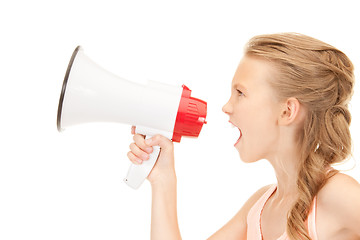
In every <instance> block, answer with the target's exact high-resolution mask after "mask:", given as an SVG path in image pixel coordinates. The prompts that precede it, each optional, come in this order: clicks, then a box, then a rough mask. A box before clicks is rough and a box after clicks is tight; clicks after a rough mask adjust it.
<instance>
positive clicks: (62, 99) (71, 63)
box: [57, 46, 81, 132]
mask: <svg viewBox="0 0 360 240" xmlns="http://www.w3.org/2000/svg"><path fill="white" fill-rule="evenodd" d="M80 49H81V46H77V47H76V48H75V50H74V52H73V54H72V56H71V59H70V62H69V65H68V68H67V70H66V74H65V77H64V82H63V85H62V89H61V94H60V100H59V107H58V114H57V129H58V131H59V132H60V131H61V130H62V128H61V113H62V107H63V102H64V98H65V92H66V86H67V83H68V80H69V75H70V71H71V67H72V65H73V63H74V60H75V57H76V55H77V53H78V52H79V50H80Z"/></svg>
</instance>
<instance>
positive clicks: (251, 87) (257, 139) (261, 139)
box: [223, 56, 281, 162]
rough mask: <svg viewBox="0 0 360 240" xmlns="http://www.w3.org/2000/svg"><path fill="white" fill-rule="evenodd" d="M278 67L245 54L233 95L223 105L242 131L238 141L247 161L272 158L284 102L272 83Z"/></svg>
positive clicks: (238, 148)
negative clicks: (281, 101) (282, 102)
mask: <svg viewBox="0 0 360 240" xmlns="http://www.w3.org/2000/svg"><path fill="white" fill-rule="evenodd" d="M274 71H275V69H274V68H273V66H271V65H270V63H268V62H266V61H265V60H261V59H259V58H255V57H250V56H245V57H244V58H243V59H242V60H241V62H240V64H239V66H238V68H237V70H236V72H235V75H234V78H233V81H232V84H231V96H230V99H229V101H228V102H227V103H226V104H225V106H224V107H223V111H224V112H225V113H226V114H227V115H228V116H229V122H230V123H231V124H233V125H234V126H235V127H237V128H238V129H239V131H240V133H239V134H240V137H239V139H238V140H237V141H236V143H235V145H234V146H235V148H236V149H237V150H238V151H239V154H240V158H241V159H242V160H243V161H244V162H255V161H257V160H260V159H264V158H265V159H269V158H270V157H271V156H272V155H273V154H274V151H275V149H276V148H275V146H276V141H277V139H278V135H279V128H278V116H279V112H280V111H281V110H280V106H281V105H280V102H279V101H278V100H277V98H276V96H275V92H274V90H273V89H272V88H271V86H270V84H269V79H270V78H271V77H272V76H273V75H274Z"/></svg>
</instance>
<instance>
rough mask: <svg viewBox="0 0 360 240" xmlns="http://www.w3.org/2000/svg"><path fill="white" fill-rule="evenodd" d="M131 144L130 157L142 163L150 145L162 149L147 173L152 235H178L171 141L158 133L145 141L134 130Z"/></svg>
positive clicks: (167, 237) (156, 237) (158, 239)
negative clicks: (150, 200)
mask: <svg viewBox="0 0 360 240" xmlns="http://www.w3.org/2000/svg"><path fill="white" fill-rule="evenodd" d="M132 133H133V134H134V143H132V144H131V145H130V149H131V151H130V152H129V153H128V157H129V159H130V160H131V161H132V162H133V163H134V164H141V162H142V161H146V160H147V159H148V157H149V156H148V154H149V153H151V152H152V150H151V147H152V146H160V148H161V151H160V155H159V158H158V160H157V162H156V163H155V166H154V168H153V169H152V171H151V172H150V174H149V176H148V180H149V181H150V183H151V189H152V208H151V239H154V240H162V239H164V240H173V239H174V240H175V239H181V235H180V230H179V225H178V218H177V198H176V195H177V194H176V193H177V192H176V174H175V166H174V165H175V164H174V147H173V143H172V142H171V141H170V140H169V139H167V138H165V137H163V136H160V135H156V136H154V137H153V138H151V139H147V140H146V141H145V139H144V136H141V135H139V134H135V131H134V129H133V130H132Z"/></svg>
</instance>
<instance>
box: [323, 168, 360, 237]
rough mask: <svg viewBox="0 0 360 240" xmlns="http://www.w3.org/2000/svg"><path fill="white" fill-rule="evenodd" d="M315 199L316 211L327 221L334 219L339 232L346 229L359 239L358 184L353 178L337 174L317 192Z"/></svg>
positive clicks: (359, 209) (359, 202) (359, 189)
mask: <svg viewBox="0 0 360 240" xmlns="http://www.w3.org/2000/svg"><path fill="white" fill-rule="evenodd" d="M317 198H318V202H317V205H318V209H322V211H323V212H325V213H326V216H327V217H328V218H329V219H331V218H333V219H336V226H337V227H338V228H339V230H341V229H347V230H349V231H352V233H354V234H356V235H358V236H359V237H360V228H359V226H360V214H359V213H360V184H359V183H358V182H357V181H356V180H355V179H354V178H352V177H350V176H348V175H346V174H343V173H337V174H336V175H334V176H333V177H331V178H330V179H329V180H328V182H327V183H326V184H325V186H324V187H323V188H322V189H321V190H320V191H319V193H318V197H317ZM334 225H335V222H334ZM334 225H333V226H334Z"/></svg>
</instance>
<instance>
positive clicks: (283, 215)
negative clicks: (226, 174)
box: [128, 33, 360, 240]
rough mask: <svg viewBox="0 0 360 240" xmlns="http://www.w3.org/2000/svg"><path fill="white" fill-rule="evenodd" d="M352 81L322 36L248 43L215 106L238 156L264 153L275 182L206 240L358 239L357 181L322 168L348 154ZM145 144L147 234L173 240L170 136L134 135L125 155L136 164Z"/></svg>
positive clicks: (348, 67)
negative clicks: (234, 133) (155, 155)
mask: <svg viewBox="0 0 360 240" xmlns="http://www.w3.org/2000/svg"><path fill="white" fill-rule="evenodd" d="M353 86H354V75H353V65H352V63H351V62H350V60H349V59H348V58H347V56H346V55H345V54H344V53H342V52H341V51H339V50H337V49H336V48H334V47H332V46H330V45H328V44H326V43H324V42H321V41H319V40H317V39H314V38H311V37H308V36H304V35H300V34H294V33H284V34H272V35H261V36H256V37H254V38H252V39H251V40H250V41H249V43H248V44H247V45H246V47H245V54H244V57H243V59H242V60H241V62H240V64H239V66H238V68H237V70H236V72H235V75H234V78H233V81H232V86H231V96H230V99H229V101H228V102H227V103H226V104H225V106H224V107H223V111H224V112H225V113H226V114H227V115H228V116H229V122H230V123H231V124H233V125H234V126H236V127H237V128H238V129H239V131H240V138H239V140H238V141H237V142H236V144H235V148H236V149H237V150H238V151H239V154H240V158H241V159H242V161H244V162H249V163H250V162H256V161H258V160H260V159H267V160H268V161H269V162H270V163H271V165H272V166H273V167H274V170H275V173H276V177H277V184H276V185H270V186H266V187H263V188H261V189H260V190H258V191H257V192H256V193H255V194H254V195H253V196H251V197H250V198H249V200H248V201H247V202H246V203H245V204H244V206H243V207H242V208H241V209H240V210H239V212H238V213H236V215H235V216H234V217H233V218H232V219H231V220H230V221H229V222H228V223H227V224H225V226H224V227H222V228H221V229H220V230H218V231H217V232H216V233H215V234H214V235H213V236H211V237H210V238H209V239H210V240H216V239H225V240H231V239H243V240H246V239H248V240H261V239H265V240H272V239H278V240H285V239H296V240H303V239H313V240H316V239H319V240H331V239H344V240H350V239H360V185H359V184H358V183H357V182H356V181H355V180H354V179H353V178H351V177H349V176H347V175H345V174H342V173H339V172H338V171H336V170H335V169H333V168H332V167H331V165H332V164H334V163H339V162H342V161H344V160H345V159H347V158H348V157H349V156H350V154H351V137H350V131H349V125H350V121H351V115H350V112H349V110H348V103H349V101H350V98H351V96H352V93H353ZM132 133H133V134H134V129H132ZM264 133H266V134H264ZM155 145H159V146H160V147H161V153H160V156H159V159H158V161H157V163H156V165H155V167H154V169H153V170H152V172H151V173H150V175H149V177H148V180H149V181H150V183H151V186H152V218H151V238H152V239H156V240H158V239H166V240H169V239H181V236H180V231H179V227H178V222H177V211H176V174H175V168H174V154H173V144H172V142H171V141H170V140H168V139H167V138H165V137H162V136H160V135H157V136H155V137H153V138H152V139H148V140H146V141H145V140H144V137H143V136H141V135H137V134H134V143H132V144H131V145H130V149H131V151H130V152H129V153H128V158H129V159H130V160H131V161H132V162H133V163H137V164H141V163H142V161H146V159H147V158H148V156H149V155H148V154H149V153H151V152H152V146H155Z"/></svg>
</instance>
